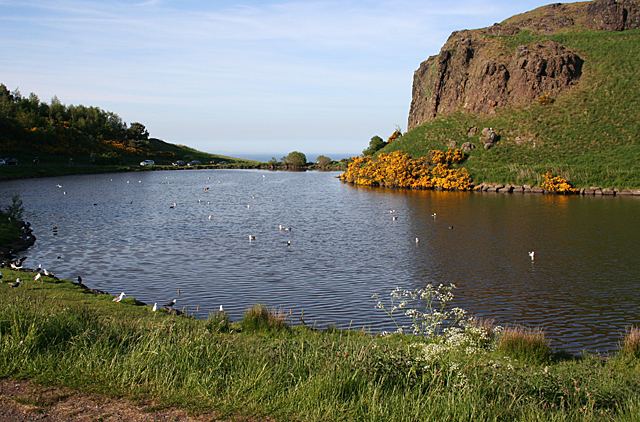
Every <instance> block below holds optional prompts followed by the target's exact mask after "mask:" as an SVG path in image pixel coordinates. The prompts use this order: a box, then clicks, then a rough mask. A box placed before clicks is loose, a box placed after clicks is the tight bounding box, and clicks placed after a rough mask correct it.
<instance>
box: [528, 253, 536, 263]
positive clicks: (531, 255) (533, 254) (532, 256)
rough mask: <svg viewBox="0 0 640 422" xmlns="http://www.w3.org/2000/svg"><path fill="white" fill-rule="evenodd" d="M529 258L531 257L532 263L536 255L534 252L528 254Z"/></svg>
mask: <svg viewBox="0 0 640 422" xmlns="http://www.w3.org/2000/svg"><path fill="white" fill-rule="evenodd" d="M529 256H530V257H531V260H532V261H533V259H534V257H535V256H536V253H535V252H534V251H531V252H529Z"/></svg>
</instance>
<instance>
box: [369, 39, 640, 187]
mask: <svg viewBox="0 0 640 422" xmlns="http://www.w3.org/2000/svg"><path fill="white" fill-rule="evenodd" d="M484 36H485V37H490V38H492V39H493V40H494V41H495V42H499V43H502V44H503V45H504V46H505V50H508V51H513V50H514V49H515V48H517V47H518V46H521V45H525V46H529V45H533V44H534V43H539V42H542V41H544V40H546V39H553V40H555V41H557V42H559V43H560V44H563V45H565V46H567V47H569V48H570V49H571V50H572V51H575V52H577V53H578V54H579V55H580V57H582V58H583V59H584V60H585V63H584V66H583V75H582V77H581V79H580V82H579V83H578V85H577V86H575V87H574V88H572V89H570V90H569V91H567V92H565V93H564V94H562V95H560V96H558V97H557V98H554V99H553V102H550V103H548V102H538V101H536V100H533V101H532V102H531V103H530V104H528V105H526V106H522V107H513V108H508V109H499V110H497V111H496V113H495V114H494V115H476V114H471V113H465V112H462V111H460V112H457V113H453V114H450V115H446V116H441V117H439V118H437V119H435V120H433V121H431V122H429V123H427V124H424V125H422V126H419V127H417V128H415V129H413V130H411V131H410V132H408V133H407V134H406V135H404V136H403V137H401V138H400V139H399V140H397V141H395V142H393V143H391V144H389V145H388V146H386V147H385V148H383V149H382V150H381V151H382V152H386V153H390V152H392V151H397V150H402V151H405V152H407V153H409V154H410V155H411V156H412V157H414V158H417V157H423V156H426V155H427V153H428V151H429V150H432V149H439V150H446V148H447V145H448V143H449V142H450V141H456V142H457V143H458V146H460V145H462V143H464V142H467V141H471V142H473V143H475V144H476V147H477V148H476V149H474V150H472V151H471V152H470V155H469V158H468V160H467V161H466V162H464V163H462V164H461V166H464V167H465V168H467V170H468V171H469V174H470V175H471V176H472V178H473V180H474V182H475V183H476V184H480V183H482V182H486V183H503V184H504V183H511V184H517V185H524V184H529V185H538V186H539V185H540V184H541V182H542V175H543V174H545V173H546V172H548V171H549V172H551V173H552V174H553V175H556V176H561V177H563V178H564V179H567V180H568V181H570V182H571V183H572V184H573V185H574V186H576V187H590V186H600V187H609V188H619V189H637V188H640V160H639V158H640V135H639V134H640V120H639V119H638V118H637V116H638V115H639V114H640V90H638V86H640V74H639V73H638V72H637V69H639V68H640V30H632V31H624V32H608V31H581V32H565V33H557V34H553V35H532V34H531V32H530V31H522V32H520V33H519V34H517V35H513V36H491V35H484ZM474 126H475V127H478V128H479V130H482V128H484V127H487V128H489V127H492V128H493V129H494V130H495V131H496V132H497V133H498V135H499V136H500V140H499V141H498V142H497V143H496V146H495V147H493V148H491V149H489V150H485V149H484V148H482V144H481V143H480V142H478V139H477V138H478V137H477V136H476V137H473V138H469V137H468V136H467V134H468V133H469V129H470V128H471V127H474ZM518 138H519V141H518Z"/></svg>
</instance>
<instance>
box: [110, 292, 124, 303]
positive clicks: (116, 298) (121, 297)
mask: <svg viewBox="0 0 640 422" xmlns="http://www.w3.org/2000/svg"><path fill="white" fill-rule="evenodd" d="M125 296H126V295H125V294H124V292H122V293H120V296H118V297H114V298H113V302H120V301H121V300H122V299H123V298H124V297H125Z"/></svg>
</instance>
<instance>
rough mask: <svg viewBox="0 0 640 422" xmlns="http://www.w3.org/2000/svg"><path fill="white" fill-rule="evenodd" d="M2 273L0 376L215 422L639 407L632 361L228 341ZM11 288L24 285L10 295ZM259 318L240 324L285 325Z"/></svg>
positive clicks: (348, 337)
mask: <svg viewBox="0 0 640 422" xmlns="http://www.w3.org/2000/svg"><path fill="white" fill-rule="evenodd" d="M3 274H5V283H2V284H0V377H13V378H30V379H33V380H34V381H36V382H38V383H42V384H52V385H60V386H66V387H70V388H74V389H76V390H79V391H85V392H95V393H101V394H105V395H108V396H111V397H129V398H132V399H142V398H144V399H147V400H148V399H151V400H153V401H155V402H156V403H158V405H161V406H177V407H182V408H187V409H189V410H190V411H191V412H194V413H198V412H199V411H207V412H209V411H211V410H215V411H216V412H217V414H216V417H217V418H219V419H233V418H237V419H242V418H245V419H249V418H254V419H255V418H267V417H269V418H271V419H274V420H298V421H303V420H308V421H312V420H332V421H416V420H436V421H439V420H450V421H469V420H474V421H495V420H558V421H560V420H562V421H572V420H575V421H578V420H633V417H635V416H637V405H638V403H640V391H639V390H638V389H637V379H638V377H639V376H640V365H638V364H637V362H638V361H637V359H636V360H629V359H624V360H623V359H617V358H611V359H610V360H608V361H606V362H603V361H602V360H600V359H598V358H596V357H590V356H584V357H583V358H581V359H571V360H564V361H556V362H544V363H543V364H538V363H535V362H533V363H526V364H525V362H523V361H521V360H519V359H517V358H514V357H508V356H505V355H504V354H502V353H500V352H499V351H492V350H491V348H490V347H488V346H487V345H485V344H484V343H481V342H480V343H476V345H477V346H478V347H472V346H471V345H470V344H462V343H455V344H453V343H452V344H450V346H451V347H449V348H448V349H447V351H446V352H444V353H442V354H439V355H435V356H433V359H430V358H429V359H427V358H428V356H427V355H426V354H425V353H426V347H427V346H428V344H427V343H428V341H427V342H425V340H424V339H421V340H420V341H421V342H422V344H421V343H419V342H418V339H416V338H414V337H412V336H405V335H400V334H394V335H389V336H372V335H369V334H367V333H364V332H362V331H344V330H339V329H336V328H333V329H332V330H327V331H319V330H314V329H311V328H308V327H305V326H297V327H288V328H284V329H283V328H282V327H284V326H286V325H281V323H276V327H280V328H279V331H278V330H274V329H272V328H266V327H270V326H269V325H262V324H263V323H260V324H257V325H251V324H249V323H246V322H245V321H244V320H243V321H238V322H235V323H232V324H231V332H229V333H224V332H218V331H217V330H216V329H211V328H214V327H216V326H217V325H215V324H214V325H211V324H210V322H211V319H210V320H205V321H200V320H197V319H194V318H188V317H187V318H185V317H177V316H172V315H169V314H167V313H166V312H157V313H154V312H152V311H151V309H150V307H148V306H135V305H134V304H133V303H132V304H127V303H114V302H112V301H111V297H110V296H104V297H100V296H97V297H96V296H93V295H90V294H87V293H85V292H83V291H82V290H81V289H80V288H79V287H78V286H74V285H73V283H71V282H68V281H65V280H62V281H59V282H58V283H52V282H51V281H53V280H50V279H48V278H45V281H44V282H35V281H33V278H32V277H30V276H29V274H27V273H20V272H15V271H7V270H3ZM16 277H21V278H22V279H23V280H25V281H24V285H23V286H21V287H20V288H17V289H12V288H9V287H8V285H7V283H6V281H7V280H8V281H12V280H13V279H15V278H16ZM254 308H256V309H254V311H251V312H247V313H246V314H245V318H249V319H252V320H253V319H259V320H261V321H271V322H273V321H276V320H277V321H282V320H283V315H282V314H278V313H277V312H275V314H272V315H271V316H268V314H269V312H265V310H264V309H263V308H262V307H261V309H258V307H254ZM267 310H268V309H267ZM278 315H279V316H278ZM216 318H217V317H216ZM252 324H253V323H252ZM245 326H246V327H248V326H254V327H255V326H260V327H262V330H263V331H258V332H255V331H251V330H249V329H245ZM476 326H477V327H491V324H484V323H477V324H476ZM264 333H269V335H263V334H264ZM429 344H430V343H429ZM603 415H605V416H603Z"/></svg>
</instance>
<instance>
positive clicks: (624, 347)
mask: <svg viewBox="0 0 640 422" xmlns="http://www.w3.org/2000/svg"><path fill="white" fill-rule="evenodd" d="M620 349H621V353H622V355H623V356H626V357H629V358H633V359H640V328H638V327H630V328H628V329H627V331H626V333H625V335H624V337H623V339H622V344H621V347H620Z"/></svg>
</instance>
